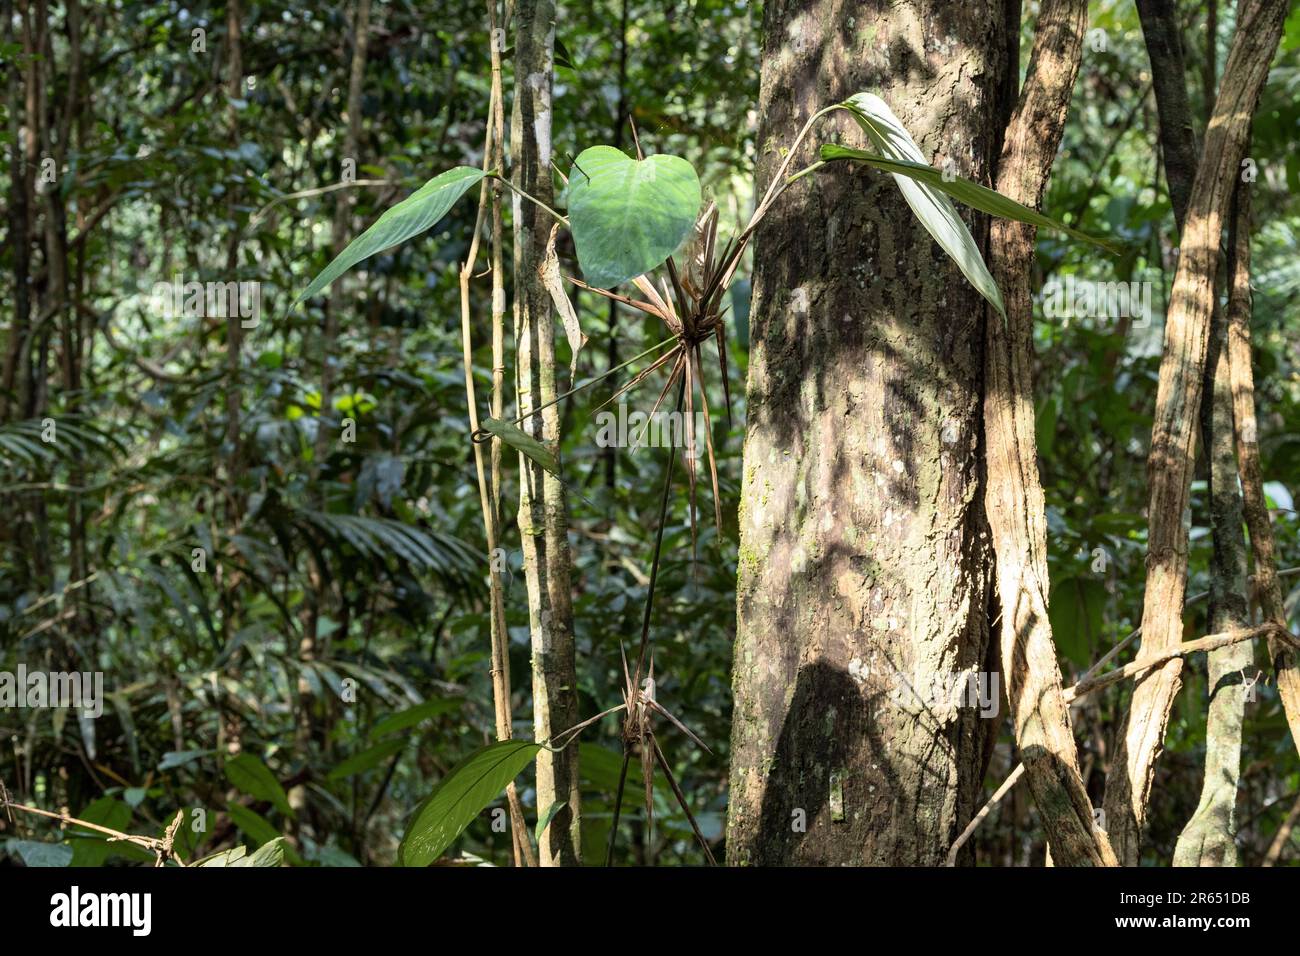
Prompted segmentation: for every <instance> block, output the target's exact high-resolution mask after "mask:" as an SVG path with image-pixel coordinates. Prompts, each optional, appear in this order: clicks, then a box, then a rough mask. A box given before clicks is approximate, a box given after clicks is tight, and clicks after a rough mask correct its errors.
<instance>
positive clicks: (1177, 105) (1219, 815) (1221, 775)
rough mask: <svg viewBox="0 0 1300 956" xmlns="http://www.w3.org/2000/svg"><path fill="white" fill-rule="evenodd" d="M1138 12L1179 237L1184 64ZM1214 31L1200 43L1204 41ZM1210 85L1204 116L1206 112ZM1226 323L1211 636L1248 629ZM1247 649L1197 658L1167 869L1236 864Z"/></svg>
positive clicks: (1188, 126) (1157, 4)
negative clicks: (1199, 687) (1187, 803)
mask: <svg viewBox="0 0 1300 956" xmlns="http://www.w3.org/2000/svg"><path fill="white" fill-rule="evenodd" d="M1138 14H1139V16H1140V17H1141V20H1142V32H1143V34H1144V35H1145V37H1146V44H1147V51H1148V56H1149V57H1150V60H1151V72H1152V76H1153V78H1154V88H1155V94H1156V111H1157V114H1158V116H1159V123H1160V141H1161V143H1162V144H1163V151H1162V152H1163V159H1164V168H1165V180H1166V181H1167V183H1168V185H1169V199H1170V203H1171V205H1172V206H1173V211H1174V221H1175V223H1176V224H1177V227H1178V229H1179V231H1180V232H1181V230H1182V228H1183V224H1184V221H1185V220H1186V217H1187V203H1188V199H1189V198H1190V195H1191V190H1192V181H1193V179H1194V178H1195V176H1196V166H1197V163H1198V161H1199V160H1198V157H1197V149H1198V147H1197V143H1196V134H1195V133H1194V132H1193V129H1192V114H1191V107H1190V105H1189V103H1188V100H1187V87H1186V85H1185V83H1184V79H1183V78H1184V76H1185V75H1186V74H1185V65H1184V60H1183V51H1182V44H1181V42H1180V36H1179V32H1178V19H1177V17H1176V15H1175V9H1174V6H1173V4H1172V3H1169V2H1167V0H1140V2H1139V3H1138ZM1212 35H1213V32H1211V33H1209V34H1208V36H1212ZM1213 94H1214V90H1213V87H1210V88H1209V94H1208V97H1207V99H1206V112H1207V113H1209V112H1210V111H1211V110H1212V108H1213ZM1226 321H1227V319H1226V316H1225V315H1224V313H1223V312H1222V310H1220V309H1219V308H1218V307H1217V303H1216V307H1215V308H1214V310H1213V312H1212V314H1211V318H1210V339H1209V346H1208V352H1207V355H1206V363H1205V364H1206V381H1205V388H1204V395H1203V396H1202V399H1201V432H1202V436H1203V441H1204V442H1205V447H1206V449H1207V450H1208V452H1209V455H1208V457H1209V469H1208V471H1209V488H1210V511H1211V527H1212V536H1213V557H1212V559H1211V567H1210V571H1211V585H1210V590H1211V595H1210V611H1209V619H1210V622H1211V630H1216V631H1223V630H1231V629H1234V628H1238V627H1244V626H1246V624H1248V623H1249V622H1248V618H1247V615H1246V598H1245V583H1246V580H1245V573H1246V572H1245V537H1244V536H1243V534H1242V530H1241V496H1240V493H1239V492H1238V490H1237V461H1236V458H1235V456H1234V455H1233V437H1232V436H1233V420H1232V419H1233V416H1232V396H1231V394H1230V392H1229V388H1230V385H1229V382H1228V365H1227V353H1226V324H1225V323H1226ZM1252 653H1253V650H1252V648H1251V646H1250V645H1249V644H1234V645H1231V646H1228V647H1223V648H1220V649H1218V650H1215V651H1211V652H1210V653H1209V654H1208V655H1207V657H1206V670H1207V674H1208V679H1209V687H1210V699H1209V704H1208V705H1207V708H1206V747H1205V779H1204V782H1203V785H1202V789H1201V799H1200V802H1199V803H1198V805H1197V808H1196V812H1195V813H1194V814H1193V815H1192V818H1191V819H1190V820H1188V822H1187V825H1186V826H1185V827H1184V828H1183V832H1182V834H1181V835H1180V836H1179V839H1178V844H1177V846H1176V847H1175V850H1174V864H1175V865H1176V866H1225V865H1227V866H1231V865H1234V864H1235V862H1236V843H1235V841H1234V833H1235V830H1236V826H1235V818H1236V805H1237V780H1238V777H1239V775H1240V772H1241V725H1242V716H1243V708H1244V706H1245V691H1244V688H1243V687H1242V686H1241V682H1240V681H1233V680H1232V679H1231V675H1233V674H1235V673H1236V672H1238V671H1240V670H1241V668H1243V667H1245V666H1246V665H1247V664H1249V662H1250V659H1251V656H1252Z"/></svg>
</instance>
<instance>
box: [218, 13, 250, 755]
mask: <svg viewBox="0 0 1300 956" xmlns="http://www.w3.org/2000/svg"><path fill="white" fill-rule="evenodd" d="M240 28H241V13H240V7H239V0H227V3H226V56H227V63H226V95H227V96H228V97H229V98H230V99H231V100H236V99H239V98H240V97H241V96H242V95H243V90H244V65H243V55H242V52H241V46H240ZM228 122H229V126H230V134H231V137H232V139H234V140H238V138H239V111H238V110H237V109H236V108H235V107H234V106H233V105H231V107H230V110H229V115H228ZM236 192H237V190H236V189H235V187H234V186H231V188H230V189H229V190H228V196H229V198H228V199H227V204H226V211H227V218H228V220H229V222H230V223H231V227H230V236H229V238H228V239H227V240H226V280H227V281H230V282H233V281H235V280H236V279H237V278H238V274H239V233H240V230H239V225H238V221H239V219H238V215H239V210H238V203H237V198H236ZM230 311H231V315H230V317H229V318H228V319H227V320H226V440H225V453H226V456H227V457H226V474H225V486H226V494H225V496H224V501H225V505H224V509H225V531H226V535H227V538H226V540H227V541H228V540H229V539H230V538H231V537H233V536H234V535H236V534H238V533H239V526H240V522H241V520H242V515H241V507H240V504H239V502H240V496H239V483H240V478H241V476H242V474H243V466H242V462H241V459H242V455H243V452H242V447H241V446H242V444H243V442H242V439H241V436H240V424H239V422H240V417H241V413H242V408H241V402H242V394H243V393H242V389H241V378H242V376H241V370H240V363H241V358H242V354H241V353H242V351H243V326H242V325H241V321H242V320H241V318H240V316H239V310H238V309H232V310H230ZM223 546H224V544H223ZM217 573H218V575H220V588H221V627H222V638H223V642H224V643H225V645H226V646H230V641H231V640H232V639H233V637H234V635H235V633H236V627H235V618H236V616H237V612H236V609H237V608H238V606H239V597H238V594H237V593H236V592H237V584H238V581H237V573H236V572H234V571H232V570H230V569H229V568H226V567H225V566H224V562H221V561H218V562H217ZM222 706H223V709H222V713H221V723H220V731H219V735H218V736H219V738H220V741H221V744H223V745H224V748H225V751H226V752H227V753H228V754H230V755H231V756H234V755H235V754H238V753H239V752H240V751H241V750H242V749H243V731H242V722H241V720H240V717H239V714H238V712H237V711H235V709H234V707H233V705H232V704H231V703H230V702H229V701H226V702H225V703H224V704H223V705H222Z"/></svg>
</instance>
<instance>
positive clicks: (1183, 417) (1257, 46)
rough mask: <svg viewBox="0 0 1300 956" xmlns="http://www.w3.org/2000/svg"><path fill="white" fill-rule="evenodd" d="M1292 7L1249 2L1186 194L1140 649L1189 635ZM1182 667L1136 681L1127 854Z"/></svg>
mask: <svg viewBox="0 0 1300 956" xmlns="http://www.w3.org/2000/svg"><path fill="white" fill-rule="evenodd" d="M1286 12H1287V3H1286V2H1285V0H1257V2H1254V3H1249V4H1243V9H1242V12H1241V15H1240V17H1239V18H1238V27H1237V32H1236V36H1235V37H1234V39H1233V45H1232V51H1231V52H1230V53H1229V55H1228V62H1227V64H1226V66H1225V68H1224V73H1223V83H1222V86H1221V89H1220V91H1219V97H1218V100H1217V102H1216V103H1215V107H1214V113H1213V115H1212V117H1211V119H1210V124H1209V128H1208V130H1207V133H1206V137H1205V148H1204V152H1203V155H1202V158H1201V162H1200V164H1199V167H1198V169H1197V173H1196V179H1195V180H1194V182H1193V185H1192V190H1191V197H1190V199H1189V202H1188V211H1187V219H1186V224H1185V228H1184V230H1183V234H1182V244H1181V247H1180V255H1179V259H1178V270H1177V273H1176V274H1175V276H1174V285H1173V291H1172V293H1171V296H1170V306H1169V312H1168V315H1167V317H1166V321H1165V341H1164V355H1163V357H1162V360H1161V363H1160V381H1159V386H1158V388H1157V392H1156V413H1155V425H1154V428H1153V430H1152V436H1151V450H1150V455H1149V458H1148V463H1147V470H1148V475H1149V479H1150V491H1149V498H1148V503H1147V521H1148V523H1149V532H1148V536H1147V580H1146V592H1145V595H1144V600H1143V610H1142V649H1141V651H1140V652H1139V656H1138V660H1141V659H1142V658H1143V657H1144V656H1151V655H1155V654H1158V653H1159V652H1160V651H1162V650H1165V649H1167V648H1171V647H1176V646H1177V645H1178V643H1179V642H1180V641H1181V640H1182V613H1183V600H1184V597H1185V596H1186V589H1187V528H1186V527H1185V525H1184V523H1183V515H1184V512H1185V511H1186V509H1187V507H1188V499H1189V490H1190V486H1191V480H1192V472H1193V465H1194V462H1195V443H1196V423H1197V420H1198V417H1199V410H1200V404H1201V391H1202V384H1203V379H1204V375H1205V355H1206V347H1207V340H1208V336H1209V328H1210V317H1211V313H1212V312H1213V307H1214V279H1215V273H1216V271H1217V268H1216V267H1217V263H1218V252H1219V240H1220V234H1221V232H1222V229H1223V224H1224V222H1225V219H1226V216H1227V213H1228V204H1229V202H1230V200H1231V198H1232V191H1233V186H1234V184H1235V183H1236V180H1237V173H1238V169H1239V166H1240V163H1241V159H1242V156H1243V154H1244V151H1245V144H1246V139H1247V137H1248V135H1249V131H1250V121H1251V117H1252V116H1253V115H1254V111H1255V105H1256V103H1257V101H1258V99H1259V92H1260V90H1261V89H1262V88H1263V85H1264V81H1265V80H1266V79H1267V77H1268V68H1269V63H1270V62H1271V60H1272V57H1273V53H1274V51H1275V50H1276V49H1277V43H1278V39H1279V38H1280V36H1281V31H1282V23H1283V21H1284V20H1285V17H1286ZM1181 672H1182V660H1181V659H1177V658H1176V659H1174V660H1171V661H1169V662H1168V663H1167V664H1165V665H1163V666H1162V667H1161V668H1160V669H1158V670H1156V671H1153V672H1151V673H1150V674H1148V675H1147V676H1145V677H1143V678H1141V679H1140V680H1139V681H1138V683H1137V686H1136V687H1135V688H1134V692H1133V699H1132V703H1131V704H1130V709H1129V715H1128V720H1127V722H1126V725H1125V727H1124V728H1123V732H1122V733H1121V734H1120V737H1119V740H1118V741H1117V744H1116V752H1115V755H1114V758H1113V761H1112V764H1111V768H1110V774H1109V776H1108V777H1107V780H1106V796H1105V802H1104V806H1105V811H1106V821H1107V825H1108V828H1109V832H1110V836H1111V840H1112V842H1113V843H1114V845H1115V850H1116V853H1117V854H1118V855H1119V858H1120V861H1121V862H1123V863H1125V864H1127V865H1136V863H1137V862H1138V854H1139V848H1140V838H1141V832H1142V826H1143V824H1144V822H1145V820H1146V816H1147V807H1148V804H1149V801H1150V795H1151V784H1152V781H1153V779H1154V776H1155V766H1156V760H1157V759H1158V758H1159V755H1160V753H1161V751H1162V750H1163V747H1164V736H1165V729H1166V726H1167V724H1168V721H1169V714H1170V711H1171V710H1172V708H1173V702H1174V697H1175V696H1176V695H1177V693H1178V688H1179V685H1180V675H1181Z"/></svg>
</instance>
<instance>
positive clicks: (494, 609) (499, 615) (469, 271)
mask: <svg viewBox="0 0 1300 956" xmlns="http://www.w3.org/2000/svg"><path fill="white" fill-rule="evenodd" d="M499 100H500V90H498V89H494V90H493V91H492V94H491V97H490V101H489V105H488V112H489V115H491V113H492V111H493V110H495V109H499V108H500V107H499ZM492 133H493V131H492V127H491V125H489V127H488V133H487V144H486V148H485V149H484V164H485V165H486V163H487V162H488V157H489V155H490V153H491V150H492V141H493V135H492ZM488 195H489V193H488V181H487V179H486V178H485V179H484V180H483V185H482V186H481V187H480V189H479V205H478V216H477V218H476V220H475V223H474V235H473V238H472V239H471V240H470V246H469V251H468V253H466V256H465V262H464V265H463V266H462V267H461V270H460V333H461V351H462V357H463V361H464V367H465V401H466V404H467V406H468V409H469V425H470V432H471V434H473V433H474V432H477V431H478V428H479V424H478V401H477V399H476V397H475V394H474V366H473V342H472V336H471V333H470V314H471V313H470V298H469V283H470V279H471V278H472V277H473V275H474V265H475V263H476V262H477V260H478V247H479V238H480V234H481V231H482V228H483V221H484V219H485V217H486V213H487V206H488ZM471 444H473V446H474V471H475V474H476V476H477V478H478V491H479V506H480V508H481V510H482V512H483V532H484V535H485V537H486V539H487V551H488V590H489V594H490V601H491V614H490V618H491V634H492V704H493V710H494V712H495V717H496V734H497V740H509V739H510V737H511V735H512V732H511V719H510V656H509V653H508V650H507V646H506V634H505V620H506V610H505V599H504V597H503V591H502V586H501V577H500V572H498V571H497V569H496V562H495V560H494V559H495V556H496V550H497V522H496V513H495V511H494V509H493V505H492V502H493V501H494V500H495V494H496V492H495V489H492V490H490V489H489V487H488V478H487V473H486V470H485V468H484V465H483V449H482V447H481V445H480V444H479V443H478V442H472V443H471ZM506 802H507V803H508V804H509V807H510V828H511V839H512V841H513V843H514V856H515V865H516V866H518V865H528V866H536V865H537V859H536V856H535V855H534V853H533V849H532V844H531V843H530V842H529V841H528V836H527V833H528V831H527V828H526V826H525V824H524V813H523V806H522V804H521V803H520V801H519V793H518V791H517V790H516V788H515V785H514V783H513V782H511V783H510V784H509V785H508V786H507V787H506Z"/></svg>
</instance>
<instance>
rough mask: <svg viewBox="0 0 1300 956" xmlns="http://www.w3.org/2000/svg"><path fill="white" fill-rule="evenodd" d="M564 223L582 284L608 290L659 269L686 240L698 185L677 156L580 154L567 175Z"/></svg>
mask: <svg viewBox="0 0 1300 956" xmlns="http://www.w3.org/2000/svg"><path fill="white" fill-rule="evenodd" d="M568 197H569V205H568V209H569V222H570V227H571V228H572V230H573V243H574V245H575V246H576V247H577V250H578V262H579V263H581V265H582V274H583V276H584V277H585V278H586V280H587V282H588V284H590V285H594V286H599V287H601V288H610V287H613V286H616V285H618V284H619V283H621V282H626V281H627V280H628V279H632V278H635V277H636V276H639V275H641V274H642V273H645V272H649V271H650V270H651V269H653V268H655V267H656V266H658V265H660V264H661V263H663V261H664V260H665V259H667V258H668V257H669V256H670V255H672V254H673V253H674V252H676V251H677V248H678V247H679V246H680V245H681V244H682V243H683V242H684V241H685V240H686V237H687V236H689V235H690V234H691V230H692V229H693V228H694V227H695V219H696V217H697V216H698V215H699V213H700V202H701V197H700V180H699V177H698V176H696V174H695V170H694V169H693V168H692V167H691V164H690V163H688V162H687V161H686V160H684V159H682V158H681V157H678V156H664V155H655V156H647V157H646V158H645V159H640V160H638V159H633V158H632V157H630V156H628V155H627V154H626V153H624V152H623V151H622V150H618V149H615V148H613V147H612V146H592V147H589V148H588V149H584V150H583V151H582V152H581V153H580V154H578V158H577V159H576V160H574V161H573V168H572V170H570V172H569V189H568Z"/></svg>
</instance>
